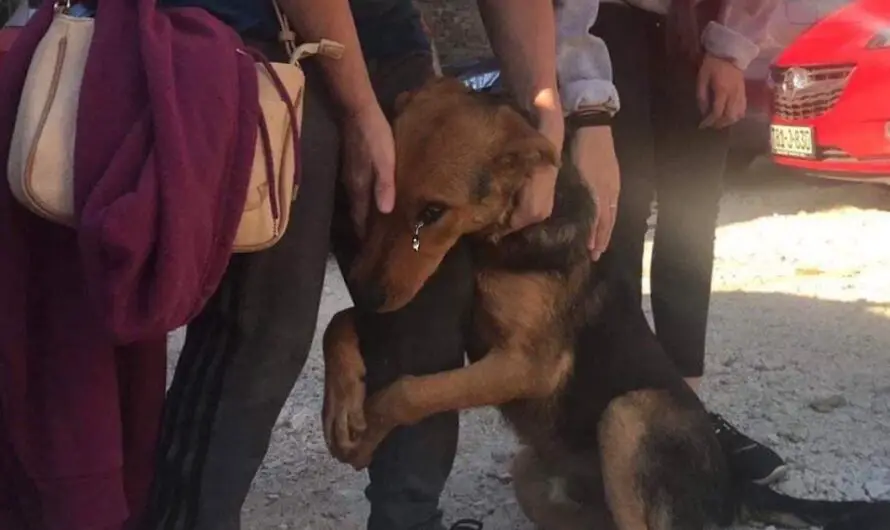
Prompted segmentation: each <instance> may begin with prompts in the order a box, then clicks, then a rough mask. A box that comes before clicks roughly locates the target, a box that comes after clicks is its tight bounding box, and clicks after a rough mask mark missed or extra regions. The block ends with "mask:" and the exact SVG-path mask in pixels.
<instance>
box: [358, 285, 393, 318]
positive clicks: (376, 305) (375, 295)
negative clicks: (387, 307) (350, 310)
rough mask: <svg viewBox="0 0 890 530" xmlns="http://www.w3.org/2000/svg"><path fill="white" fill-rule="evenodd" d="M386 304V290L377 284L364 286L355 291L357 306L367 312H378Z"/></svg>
mask: <svg viewBox="0 0 890 530" xmlns="http://www.w3.org/2000/svg"><path fill="white" fill-rule="evenodd" d="M385 303H386V290H384V289H383V286H381V285H380V284H379V283H377V282H371V283H369V284H367V285H363V286H362V287H360V288H359V289H356V291H355V304H356V305H357V306H359V307H361V308H362V309H365V310H367V311H376V310H378V309H380V308H381V307H383V304H385Z"/></svg>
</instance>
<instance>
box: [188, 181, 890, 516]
mask: <svg viewBox="0 0 890 530" xmlns="http://www.w3.org/2000/svg"><path fill="white" fill-rule="evenodd" d="M754 171H755V172H758V171H760V170H758V169H755V170H754ZM888 208H890V192H888V191H886V190H884V189H881V188H874V187H870V186H864V185H848V184H844V185H830V186H824V185H823V186H815V185H813V184H812V183H810V182H798V181H791V180H787V179H784V180H781V181H774V182H772V183H769V184H762V183H761V184H758V185H757V186H750V187H747V188H745V189H736V190H732V191H730V192H728V193H727V195H726V197H725V200H724V204H723V209H722V214H721V219H720V228H719V230H718V234H717V260H716V268H715V277H714V295H713V302H712V311H711V333H710V336H709V340H708V348H709V357H708V360H709V365H708V372H709V377H708V378H707V379H706V380H705V385H704V386H705V399H706V401H707V403H708V405H709V407H711V408H712V409H714V410H717V411H720V412H722V413H724V414H725V415H727V416H728V417H729V418H730V419H731V420H732V421H734V422H736V423H737V424H738V425H739V426H740V427H743V428H744V429H745V430H746V431H748V432H749V433H750V434H752V435H753V436H755V437H756V438H758V439H760V440H763V441H765V442H766V443H767V444H769V445H770V446H772V447H774V448H775V449H777V450H778V451H779V452H780V453H782V454H783V455H784V456H786V457H787V458H788V459H789V461H790V462H791V463H792V464H793V471H792V473H791V475H790V477H789V479H788V480H787V481H786V482H785V483H783V484H782V485H781V486H780V488H781V489H782V490H784V491H787V492H789V493H793V494H797V495H802V496H824V497H830V498H865V497H872V498H885V499H887V498H890V444H888V443H887V442H886V440H888V438H890V363H888V353H887V345H890V325H888V324H890V322H888V318H890V276H888V275H887V274H886V270H887V268H888V267H890V245H887V244H886V243H885V241H886V240H887V234H888V233H890V211H888ZM349 303H350V302H349V297H348V295H347V294H346V291H345V288H344V285H343V281H342V278H341V277H340V275H339V273H338V272H337V270H336V268H335V267H334V266H333V265H331V267H330V269H329V274H328V278H327V283H326V285H325V290H324V298H323V301H322V308H321V313H320V315H319V319H318V326H319V330H321V329H323V327H324V326H325V325H326V324H327V322H328V320H329V319H330V318H331V316H332V315H333V313H334V312H336V311H337V310H339V309H341V308H343V307H345V306H347V305H349ZM181 339H182V336H181V333H180V334H177V335H176V336H174V337H173V341H174V343H175V344H176V345H178V344H180V343H181ZM174 350H175V348H174ZM172 362H173V358H171V365H172ZM322 375H323V371H322V365H321V354H320V341H319V340H318V338H317V339H316V341H315V343H314V344H313V349H312V354H311V358H310V361H309V363H308V365H307V368H306V371H305V372H304V374H303V376H302V377H301V378H300V380H299V382H298V383H297V385H296V387H295V388H294V390H293V394H292V395H291V397H290V399H289V400H288V402H287V405H286V407H285V409H284V410H283V411H282V413H281V416H280V419H279V421H278V425H277V427H276V429H275V432H274V435H273V437H272V446H271V448H270V450H269V453H268V455H267V458H266V462H265V464H264V466H263V468H262V470H261V471H260V473H259V475H258V477H257V479H256V481H255V484H254V488H253V491H252V492H251V494H250V496H249V498H248V501H247V504H246V506H245V510H244V520H245V527H246V528H248V529H251V530H276V529H312V530H316V529H328V528H330V529H342V530H352V529H360V528H363V521H364V518H365V517H366V516H367V505H366V503H365V502H364V498H363V494H362V489H363V487H364V486H365V484H366V478H365V475H364V474H360V473H354V472H352V470H351V469H350V468H348V467H346V466H343V465H340V464H338V463H337V462H335V461H334V460H333V459H331V458H330V457H329V456H328V455H327V452H326V449H325V446H324V441H323V439H322V435H321V433H320V431H319V428H318V427H319V420H318V418H319V411H320V409H321V392H322ZM513 448H514V441H513V437H512V435H511V434H510V433H509V432H508V431H507V430H505V429H504V428H503V426H502V425H501V422H500V419H499V417H498V415H497V414H496V413H495V412H494V411H492V410H479V411H470V412H466V413H464V414H463V416H462V431H461V441H460V449H459V456H458V460H457V462H456V464H455V470H454V473H453V474H452V477H451V480H450V482H449V485H448V488H447V491H446V493H445V496H444V498H443V506H444V508H445V510H446V513H447V514H448V516H450V517H452V518H456V517H465V516H472V517H478V518H481V519H483V520H484V522H485V523H486V528H490V529H492V530H507V529H523V530H531V528H532V527H531V525H530V524H528V523H527V522H526V521H525V520H524V518H523V516H522V515H521V513H520V512H519V510H518V508H517V506H516V503H515V501H514V500H513V498H512V491H511V487H510V477H509V475H508V474H507V472H506V466H507V463H508V460H509V457H510V455H511V452H512V450H513Z"/></svg>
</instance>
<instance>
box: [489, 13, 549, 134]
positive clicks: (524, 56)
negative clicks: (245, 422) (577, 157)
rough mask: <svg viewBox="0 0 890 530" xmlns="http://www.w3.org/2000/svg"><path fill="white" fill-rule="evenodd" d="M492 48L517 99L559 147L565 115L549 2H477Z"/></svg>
mask: <svg viewBox="0 0 890 530" xmlns="http://www.w3.org/2000/svg"><path fill="white" fill-rule="evenodd" d="M478 4H479V11H480V13H481V14H482V21H483V23H484V24H485V29H486V32H487V33H488V38H489V40H490V41H491V46H492V49H493V50H494V52H495V55H497V57H498V59H499V60H500V63H501V71H502V72H503V75H504V78H505V80H506V82H507V84H508V85H509V88H510V90H511V91H512V92H513V94H514V95H515V96H516V98H517V99H518V101H519V103H520V104H521V105H523V106H525V107H526V108H527V109H528V110H530V111H532V112H534V113H535V114H536V115H537V116H538V118H539V120H540V124H539V129H541V130H542V131H543V132H545V133H546V134H547V136H548V137H549V138H550V140H551V141H553V142H554V143H555V144H556V147H557V149H561V148H562V141H563V135H564V131H563V121H562V120H563V116H562V104H561V102H560V98H559V89H558V88H557V82H556V30H555V20H554V14H553V0H522V1H521V2H518V1H517V0H478Z"/></svg>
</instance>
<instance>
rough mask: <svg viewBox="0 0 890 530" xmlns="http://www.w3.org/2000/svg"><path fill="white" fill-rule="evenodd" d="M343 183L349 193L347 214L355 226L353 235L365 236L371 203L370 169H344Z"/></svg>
mask: <svg viewBox="0 0 890 530" xmlns="http://www.w3.org/2000/svg"><path fill="white" fill-rule="evenodd" d="M343 178H344V181H345V182H346V189H347V192H348V193H349V203H350V204H349V213H350V216H351V217H352V223H353V225H354V226H355V233H356V234H357V235H358V236H359V237H360V238H362V237H364V235H365V223H366V222H367V220H368V208H369V206H370V202H371V182H372V172H371V169H370V167H366V168H363V169H358V168H356V167H354V166H352V167H349V168H344V175H343Z"/></svg>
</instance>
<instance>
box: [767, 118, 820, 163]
mask: <svg viewBox="0 0 890 530" xmlns="http://www.w3.org/2000/svg"><path fill="white" fill-rule="evenodd" d="M770 129H771V130H770V132H771V134H770V138H771V142H770V143H771V145H772V149H773V154H776V155H780V156H794V157H798V158H812V157H814V156H815V155H816V149H815V146H814V145H813V128H812V127H796V126H793V125H772V126H771V127H770Z"/></svg>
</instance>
